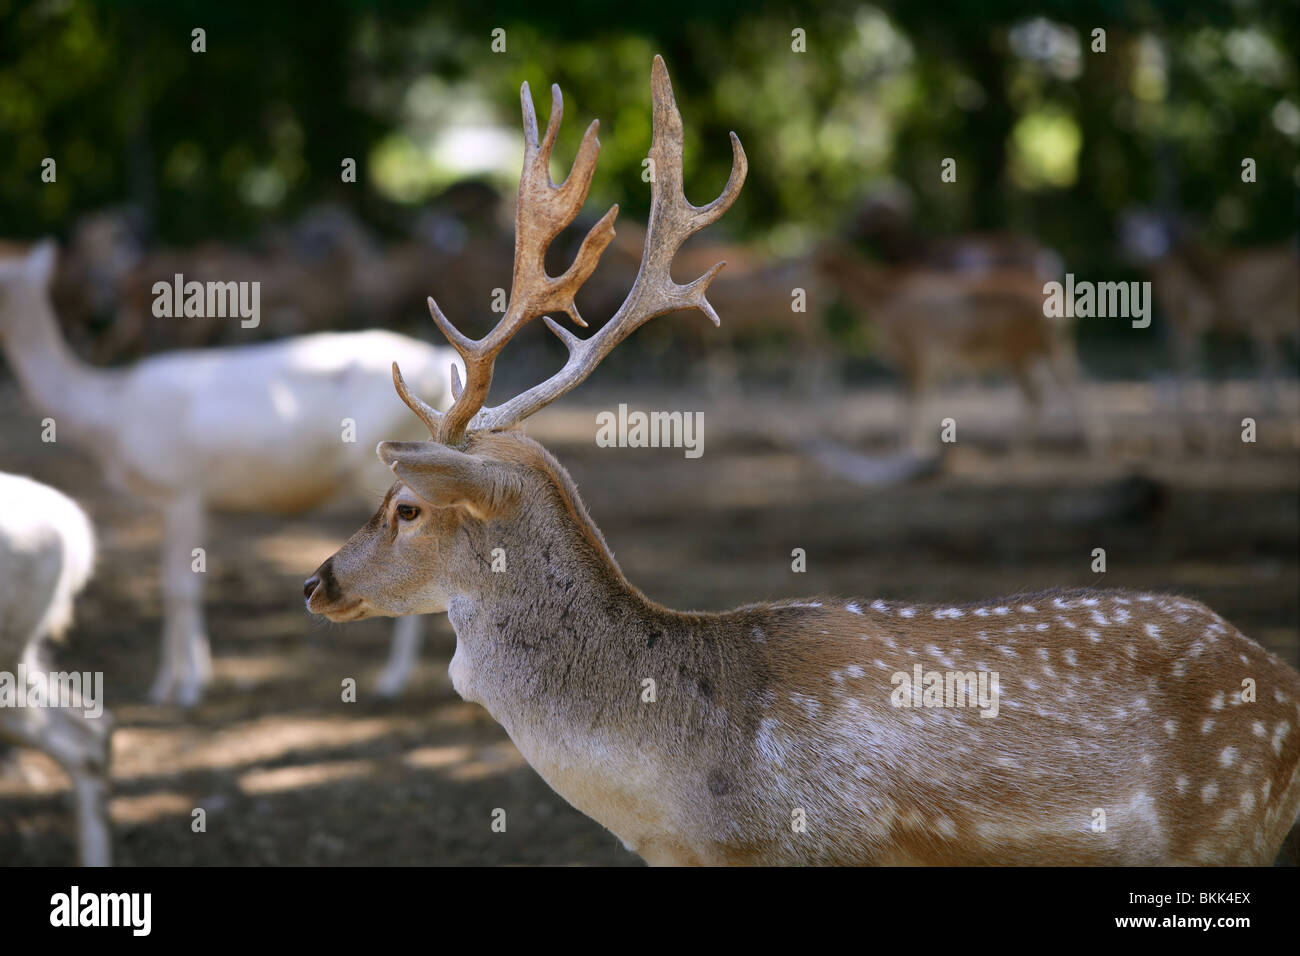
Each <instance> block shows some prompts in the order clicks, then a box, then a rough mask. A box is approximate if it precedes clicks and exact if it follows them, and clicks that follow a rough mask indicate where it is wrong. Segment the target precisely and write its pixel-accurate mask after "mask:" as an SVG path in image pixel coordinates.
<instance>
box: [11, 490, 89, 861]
mask: <svg viewBox="0 0 1300 956" xmlns="http://www.w3.org/2000/svg"><path fill="white" fill-rule="evenodd" d="M94 564H95V531H94V528H93V526H92V525H91V523H90V519H89V518H88V517H86V513H85V512H84V511H83V510H82V509H81V507H80V506H79V505H78V504H77V503H76V502H75V501H73V500H72V499H71V498H69V497H68V496H67V495H65V494H63V493H62V492H61V491H56V490H55V489H53V488H51V487H49V486H48V485H43V484H41V483H39V482H36V481H33V480H32V479H30V478H26V477H23V476H21V475H11V474H7V473H5V472H0V674H3V675H5V676H6V677H8V679H9V680H11V681H15V683H14V685H13V686H14V687H15V688H16V686H17V684H18V683H25V682H26V680H28V679H29V678H30V676H31V675H37V674H40V675H49V674H50V672H51V670H52V668H51V667H50V664H49V662H48V660H47V659H46V653H47V650H48V645H49V642H50V641H51V640H58V639H60V638H62V637H63V635H64V633H65V632H66V631H67V629H68V627H69V626H70V625H71V623H72V618H73V600H74V599H75V598H76V596H77V592H79V591H80V590H81V589H82V588H83V587H85V585H86V582H87V581H88V580H89V579H90V577H91V574H92V571H93V569H94ZM20 665H21V668H20ZM19 673H21V674H22V675H23V676H22V677H21V678H17V677H16V675H17V674H19ZM0 679H2V678H0ZM3 700H4V696H3V695H0V701H3ZM58 703H60V704H68V705H69V706H42V707H36V706H22V705H19V706H4V704H3V703H0V742H7V743H10V744H13V745H15V746H19V747H30V748H32V749H35V750H39V751H41V752H43V753H46V754H48V755H49V756H51V757H53V758H54V760H56V761H57V762H58V763H59V765H60V766H61V767H62V768H63V769H64V771H65V772H66V773H67V774H68V777H69V779H71V781H72V792H73V799H74V802H75V805H76V820H77V847H78V857H79V860H80V862H81V865H82V866H108V865H109V864H110V863H111V856H112V854H111V846H112V841H111V837H110V829H109V822H108V795H109V781H108V766H109V754H110V739H111V736H112V727H113V722H112V717H111V716H110V715H109V713H108V712H107V711H105V710H103V707H102V704H103V702H102V701H96V702H95V706H94V710H95V711H97V712H98V715H97V716H96V715H95V714H94V713H92V711H91V710H88V709H86V708H84V707H82V705H83V704H89V703H90V702H89V701H86V700H84V699H83V700H77V699H75V697H74V699H72V700H70V701H59V702H58Z"/></svg>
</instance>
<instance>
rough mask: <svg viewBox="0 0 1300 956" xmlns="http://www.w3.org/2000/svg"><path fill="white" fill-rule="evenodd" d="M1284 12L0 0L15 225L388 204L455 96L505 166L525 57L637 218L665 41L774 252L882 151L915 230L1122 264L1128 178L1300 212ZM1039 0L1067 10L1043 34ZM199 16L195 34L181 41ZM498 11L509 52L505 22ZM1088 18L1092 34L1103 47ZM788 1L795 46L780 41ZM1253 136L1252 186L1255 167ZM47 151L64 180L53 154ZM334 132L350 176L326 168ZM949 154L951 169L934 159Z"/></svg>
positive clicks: (692, 127)
mask: <svg viewBox="0 0 1300 956" xmlns="http://www.w3.org/2000/svg"><path fill="white" fill-rule="evenodd" d="M1296 12H1297V11H1296V5H1295V4H1294V3H1264V2H1262V0H1261V2H1251V0H1242V2H1227V0H1210V2H1203V3H1197V4H1194V5H1192V7H1191V8H1190V9H1189V8H1188V7H1187V6H1186V5H1184V4H1182V3H1177V4H1175V3H1157V2H1146V3H1138V4H1133V3H1120V2H1103V0H1094V2H1084V3H1064V2H1041V0H1040V2H1035V3H1029V2H1019V0H1008V2H1003V3H989V2H976V0H962V2H953V3H949V4H944V5H943V6H942V8H940V9H936V8H935V7H934V6H933V5H928V4H927V5H918V4H915V3H906V2H903V0H897V2H891V3H882V4H880V5H878V6H864V5H857V4H852V3H827V4H823V5H821V6H819V7H818V8H816V9H815V10H813V11H806V10H796V9H795V8H794V7H793V6H791V5H787V4H780V3H744V4H741V3H723V4H713V5H708V4H700V3H686V2H678V0H666V2H664V0H659V2H656V3H653V4H631V3H625V4H619V5H612V6H611V5H608V4H603V3H602V4H596V3H585V2H583V3H578V4H576V5H575V4H572V3H571V4H555V5H545V4H535V3H532V2H530V3H524V2H506V3H495V4H492V5H490V6H489V5H486V4H484V5H476V6H475V5H471V6H462V7H461V8H460V9H455V10H452V9H442V8H438V7H431V6H430V5H428V4H426V3H414V2H390V3H381V4H360V3H351V2H346V0H325V2H318V3H315V4H312V5H310V6H298V5H281V4H267V3H263V4H237V3H231V4H207V3H194V2H134V3H131V2H128V3H116V4H110V3H100V2H92V0H61V2H54V0H46V2H40V3H18V2H15V0H0V144H3V148H0V233H3V234H4V235H6V236H9V237H20V236H35V235H39V234H43V233H49V232H54V233H63V234H66V233H67V231H68V230H69V229H70V228H71V226H72V224H73V222H74V220H75V218H76V217H77V216H78V215H81V214H83V213H86V212H89V211H92V210H95V209H97V208H99V207H102V206H105V205H109V204H114V203H119V202H123V201H130V202H134V203H136V204H138V205H139V206H141V207H142V208H143V209H144V210H145V211H146V213H147V215H148V217H149V220H150V222H151V223H152V224H153V227H154V232H155V235H156V237H157V238H159V239H160V240H162V241H165V242H173V243H184V242H192V241H196V240H199V239H204V238H213V237H228V238H239V237H246V236H249V235H251V234H253V233H254V232H255V230H256V229H257V227H258V226H259V225H261V224H263V223H266V222H269V221H276V220H279V219H283V218H284V217H286V216H290V215H292V214H294V213H295V212H297V211H299V210H301V209H302V208H304V207H305V206H307V205H309V204H311V203H313V202H317V201H320V200H322V199H336V200H343V201H346V202H350V203H352V204H353V205H354V206H355V207H356V208H357V209H359V210H360V211H362V212H363V213H364V214H365V215H367V216H368V217H369V218H370V219H371V220H372V221H375V222H378V223H394V222H398V221H400V219H401V217H402V215H403V214H404V213H409V212H414V211H415V210H417V209H418V208H419V206H420V204H421V203H422V202H424V201H425V200H427V199H428V198H429V197H430V196H431V195H432V194H434V193H435V192H436V191H437V190H438V189H440V188H441V187H442V186H444V185H446V184H448V182H449V181H450V180H451V179H452V178H454V177H455V176H457V175H460V174H461V172H462V171H461V170H460V169H459V168H458V165H457V164H458V162H459V161H460V160H461V159H462V158H463V157H462V156H460V155H458V154H457V149H458V147H457V143H459V142H461V141H459V140H455V139H450V140H449V139H447V131H448V130H449V129H451V128H453V127H454V126H455V125H456V124H462V125H464V124H466V123H470V124H471V125H473V124H475V123H476V124H478V126H479V127H492V128H495V130H496V132H495V134H494V135H495V136H496V139H495V140H492V142H494V143H496V145H495V146H494V147H493V148H494V149H496V150H497V151H498V152H501V151H502V148H503V147H502V143H504V144H505V145H506V146H508V147H510V148H511V149H514V150H515V153H514V156H515V158H514V159H511V160H510V161H509V162H507V163H505V164H504V165H501V164H498V166H496V167H494V168H493V169H491V170H488V171H487V172H486V175H488V177H489V178H492V179H495V180H496V181H498V182H499V183H500V184H501V185H503V186H505V187H506V188H510V186H511V184H512V181H513V176H514V172H513V169H514V168H515V167H516V166H517V146H512V145H511V144H512V143H516V142H517V140H518V113H517V107H516V105H515V104H516V103H517V99H516V97H517V90H518V87H519V84H520V83H521V82H523V81H525V80H527V81H528V82H529V84H530V85H531V87H532V89H533V95H534V98H535V99H536V101H537V104H538V110H539V113H540V114H541V115H542V116H543V117H544V116H545V114H546V111H547V109H548V108H549V94H548V92H547V88H548V86H549V84H550V83H551V82H556V83H559V84H560V85H561V86H562V87H563V89H564V92H565V107H566V123H565V126H564V129H563V132H562V134H561V137H560V145H559V147H558V149H557V164H556V165H557V168H556V175H557V176H559V175H563V174H564V173H565V172H566V171H567V162H568V161H569V159H570V158H571V157H572V155H573V152H574V150H575V148H576V145H577V142H578V140H579V138H580V137H581V135H582V132H583V130H584V129H585V127H586V125H587V123H588V122H589V121H590V119H592V118H595V117H599V118H600V119H601V121H602V125H601V142H602V145H603V151H602V159H601V167H600V170H599V171H598V173H597V178H596V184H595V186H594V188H593V195H592V209H593V210H595V209H597V208H598V207H599V208H603V206H604V205H605V204H607V203H609V202H615V201H617V202H620V203H622V204H623V205H624V207H625V208H626V210H627V214H629V215H633V216H639V215H641V214H643V213H644V210H645V207H646V203H647V200H648V190H647V188H646V186H645V184H644V183H643V182H642V180H641V160H642V159H643V157H644V155H645V150H646V146H647V144H648V140H649V118H648V116H649V114H648V105H649V88H648V86H649V84H648V73H649V62H650V57H651V56H652V54H653V53H655V52H660V53H662V54H663V55H664V56H665V58H666V59H667V61H668V64H669V68H670V70H671V72H672V75H673V79H674V84H675V86H676V89H677V92H678V98H679V102H680V104H681V106H682V112H683V115H684V117H685V120H686V123H687V127H688V129H687V144H688V145H687V156H686V162H687V166H688V169H687V182H688V190H689V192H690V193H691V194H692V195H693V196H695V197H696V198H697V199H702V198H704V197H707V196H711V195H713V194H714V193H715V192H716V190H717V189H718V188H719V187H720V185H721V183H722V182H723V180H724V179H725V177H726V173H727V166H728V163H729V158H730V151H729V150H728V148H727V140H726V134H727V131H728V130H731V129H734V130H736V131H737V132H738V133H739V134H740V136H741V139H742V141H743V142H744V143H745V145H746V149H747V151H748V153H749V156H750V161H751V173H750V180H749V185H748V186H747V187H746V191H745V193H744V194H743V196H742V199H741V201H740V203H739V204H738V205H737V207H736V209H735V210H734V212H733V214H732V215H730V216H729V217H728V218H727V221H726V223H725V226H724V228H725V229H727V230H730V231H731V233H732V234H733V235H738V236H744V237H746V238H748V239H751V240H754V241H760V242H767V243H769V244H770V245H771V246H772V247H773V248H774V249H777V250H784V249H788V248H797V247H799V246H800V245H801V244H802V243H804V242H806V241H807V240H809V239H811V238H814V237H815V236H817V235H819V234H822V233H824V232H826V231H828V230H832V229H835V228H838V227H839V226H841V225H842V224H843V223H844V221H845V219H846V217H847V216H848V214H849V212H850V210H851V209H852V207H853V205H854V204H855V203H856V202H857V201H859V200H860V199H861V197H863V196H864V195H865V194H866V193H867V192H868V191H869V190H871V189H872V188H873V187H874V186H876V185H878V184H879V183H880V182H881V181H883V180H885V179H892V180H894V181H898V182H901V183H904V184H906V185H907V186H908V187H909V189H910V190H911V192H912V193H913V194H914V196H915V198H916V202H917V213H918V217H917V218H918V221H919V222H920V223H922V224H924V226H923V228H924V229H925V230H926V231H928V232H931V233H936V234H937V233H945V232H951V231H956V230H965V229H975V228H980V229H990V228H1012V229H1020V230H1025V231H1029V232H1032V233H1034V234H1036V235H1038V236H1039V237H1040V238H1042V239H1043V240H1044V241H1046V242H1048V243H1049V244H1051V245H1054V246H1055V247H1056V248H1058V249H1059V250H1060V251H1061V252H1062V253H1063V255H1064V256H1065V258H1066V261H1068V262H1070V263H1071V264H1072V266H1073V265H1075V264H1078V265H1079V266H1081V267H1083V266H1087V265H1101V264H1102V263H1103V262H1113V261H1114V257H1115V255H1116V253H1115V239H1116V232H1117V223H1118V221H1119V217H1120V216H1121V214H1122V213H1123V212H1124V211H1125V210H1126V209H1128V208H1130V207H1132V206H1134V205H1146V206H1151V207H1161V208H1163V209H1165V210H1167V211H1177V212H1179V213H1180V214H1182V215H1185V216H1188V217H1191V218H1192V219H1193V220H1195V221H1196V222H1198V223H1199V224H1200V225H1201V226H1202V227H1204V228H1205V229H1206V230H1208V234H1209V237H1210V238H1211V239H1213V240H1216V241H1220V242H1225V243H1242V242H1250V241H1256V240H1262V239H1267V238H1275V237H1278V236H1282V235H1285V234H1287V233H1288V231H1290V230H1293V228H1294V221H1295V196H1296V188H1297V176H1300V168H1298V166H1297V154H1296V145H1297V143H1298V142H1300V128H1297V127H1300V92H1297V76H1296V53H1297V43H1296V37H1295V31H1296V23H1297V20H1300V18H1297V16H1296ZM1044 18H1045V20H1046V21H1050V22H1051V24H1053V25H1054V26H1053V27H1052V28H1050V29H1047V30H1043V29H1038V32H1037V33H1035V31H1034V29H1033V28H1032V26H1031V25H1032V22H1033V21H1035V20H1040V19H1044ZM195 27H202V28H203V29H204V30H206V34H207V37H206V39H207V52H205V53H194V52H192V51H191V30H192V29H194V28H195ZM498 27H499V28H503V29H504V30H505V31H506V46H507V49H506V52H504V53H494V52H492V50H491V46H490V45H491V42H492V36H491V34H492V31H493V30H494V29H496V28H498ZM1095 27H1102V28H1104V29H1105V30H1106V35H1107V37H1106V38H1107V49H1106V52H1105V53H1094V52H1092V51H1091V50H1090V48H1089V47H1090V42H1091V41H1090V35H1091V31H1092V30H1093V29H1094V28H1095ZM795 28H799V29H802V30H804V31H805V32H806V38H807V39H806V42H807V51H808V52H806V53H798V52H794V51H792V49H791V31H792V30H794V29H795ZM1062 36H1064V37H1065V38H1066V42H1065V43H1064V46H1060V47H1058V46H1054V45H1053V44H1054V43H1059V42H1061V37H1062ZM1035 37H1037V38H1038V39H1037V40H1035V39H1034V38H1035ZM1043 37H1047V38H1048V39H1047V40H1043ZM1071 37H1072V38H1073V39H1070V38H1071ZM1052 38H1055V39H1054V40H1053V39H1052ZM1040 41H1041V43H1040V47H1034V43H1036V42H1040ZM1041 44H1046V45H1041ZM1071 44H1073V46H1071ZM508 152H509V151H508V150H506V153H507V154H508ZM1244 156H1250V157H1253V158H1254V159H1255V160H1256V162H1257V164H1258V182H1256V183H1254V184H1244V183H1242V182H1241V180H1240V163H1241V159H1242V157H1244ZM45 157H53V158H55V159H56V160H57V162H58V181H57V183H54V184H43V183H42V182H41V180H40V168H41V166H40V164H41V161H42V160H43V159H44V158H45ZM343 157H353V158H355V159H357V161H358V164H359V167H360V176H359V182H358V184H356V185H345V184H342V183H340V177H339V164H340V161H341V160H342V158H343ZM945 157H951V158H954V159H955V160H956V161H957V169H958V178H957V181H956V182H955V183H943V182H941V181H940V177H939V169H940V163H941V162H942V160H943V159H944V158H945Z"/></svg>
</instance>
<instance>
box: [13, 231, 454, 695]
mask: <svg viewBox="0 0 1300 956" xmlns="http://www.w3.org/2000/svg"><path fill="white" fill-rule="evenodd" d="M55 260H56V249H55V246H54V244H53V243H52V242H50V241H48V240H47V241H45V242H42V243H40V244H39V245H37V246H36V247H35V248H34V249H33V250H32V251H31V252H29V253H28V254H27V255H26V256H25V257H22V258H17V259H9V260H5V261H0V343H3V345H4V348H5V352H6V354H7V355H8V357H9V361H10V364H11V365H12V366H13V369H14V372H15V373H16V375H17V377H18V380H19V382H20V384H21V385H22V388H23V391H24V392H25V393H26V395H27V397H28V399H29V400H30V401H31V402H33V403H34V404H35V405H36V407H37V408H38V409H39V410H40V411H41V412H42V413H43V414H45V415H47V416H48V417H49V418H50V419H52V420H53V426H54V437H55V438H56V440H58V439H62V438H64V437H66V438H68V439H70V440H72V441H73V442H75V443H76V444H78V445H80V446H82V447H83V448H85V449H86V450H87V451H89V452H90V453H91V454H92V455H93V456H94V457H95V459H96V460H97V461H98V462H99V464H100V467H101V468H102V470H103V473H104V476H105V478H107V479H108V481H109V482H110V483H111V484H112V485H113V486H115V487H116V488H118V489H120V490H122V491H126V492H129V493H131V494H133V495H136V496H139V497H140V498H142V499H144V500H147V501H149V502H151V503H153V504H154V505H156V506H157V507H158V509H159V510H160V511H161V513H162V517H163V523H164V529H163V545H162V592H163V608H164V611H163V640H162V661H161V663H160V666H159V671H158V676H157V679H156V680H155V681H154V683H153V687H152V689H151V691H150V695H151V697H152V699H154V700H155V701H158V702H165V701H172V700H174V701H176V702H178V703H180V704H182V705H184V706H191V705H193V704H195V703H197V702H198V701H199V700H200V699H201V697H202V694H203V689H204V687H205V685H206V684H207V683H208V682H209V680H210V675H211V662H210V657H209V649H208V639H207V634H206V630H205V627H204V620H203V606H202V600H203V598H202V591H203V585H202V581H203V575H202V573H200V570H199V569H202V568H204V567H205V566H206V554H203V555H200V553H199V552H198V551H197V550H196V549H200V548H202V547H203V545H204V523H205V517H206V514H207V512H208V510H209V509H225V510H235V511H259V512H280V513H287V512H296V511H300V510H303V509H306V508H309V507H311V506H313V505H316V504H318V503H321V502H323V501H326V500H327V499H330V498H332V497H334V496H335V495H338V494H340V493H342V492H345V491H349V490H350V491H352V492H354V493H355V492H361V491H364V490H365V489H366V486H367V485H368V484H370V483H371V482H373V481H374V480H375V477H376V476H375V474H374V472H373V471H371V469H377V467H378V466H376V465H374V463H373V461H372V460H371V459H370V457H369V455H368V454H366V453H364V451H363V449H365V448H368V447H370V445H369V443H370V442H371V441H373V440H374V438H373V437H372V436H381V435H383V434H384V433H386V432H389V431H391V430H392V429H399V428H405V429H406V430H407V431H409V430H410V429H409V424H408V423H407V422H404V420H403V419H405V418H406V416H405V415H399V414H397V413H398V412H401V411H402V407H401V406H400V405H399V404H398V403H397V402H395V401H391V400H388V401H385V400H384V399H383V398H382V397H381V396H382V395H383V390H381V388H380V385H381V384H383V385H385V386H386V384H387V381H388V374H389V373H388V362H389V361H390V360H391V357H392V356H393V355H394V354H395V353H398V352H401V353H404V354H410V355H412V356H413V357H414V375H415V377H416V378H417V379H418V380H419V381H421V382H422V383H424V387H426V388H428V389H429V390H430V394H432V395H433V396H435V402H445V401H450V394H449V391H448V369H449V366H450V365H451V364H452V363H453V362H454V361H456V356H455V353H454V352H452V351H451V350H450V349H447V348H444V347H435V346H432V345H429V344H427V343H424V342H420V341H417V340H415V339H411V338H407V337H406V336H402V335H397V334H395V333H392V332H385V331H379V330H371V331H366V332H348V333H337V334H333V333H322V334H317V335H306V336H301V337H297V338H290V339H284V340H281V341H278V342H268V343H259V344H255V345H246V346H237V347H228V348H214V349H206V350H201V351H181V352H172V353H168V354H162V355H157V356H152V357H150V358H147V359H144V360H142V361H140V362H138V363H137V364H135V365H133V366H130V367H129V368H124V369H98V368H92V367H90V366H87V365H85V364H84V363H82V362H81V361H80V360H78V358H77V357H76V356H75V355H74V354H73V352H72V351H71V349H70V348H69V347H68V345H67V343H66V342H65V341H64V339H63V336H62V334H61V333H60V330H59V326H58V322H57V320H56V318H55V315H54V310H53V306H52V304H51V302H50V297H49V282H50V276H51V274H52V272H53V270H54V265H55ZM183 321H220V320H211V319H209V320H195V319H188V320H183ZM420 628H421V623H420V621H419V620H418V619H417V618H411V619H407V620H402V621H399V622H398V624H397V627H396V628H395V632H394V639H393V650H392V654H391V656H390V659H389V664H388V667H387V668H386V669H385V671H384V674H383V676H382V678H381V680H380V685H379V689H380V691H381V693H387V694H393V693H396V692H397V691H399V690H400V689H401V687H402V686H403V685H404V684H405V682H406V679H407V676H408V675H409V674H410V672H411V669H412V666H413V664H414V662H415V658H416V653H417V649H418V646H419V641H420Z"/></svg>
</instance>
